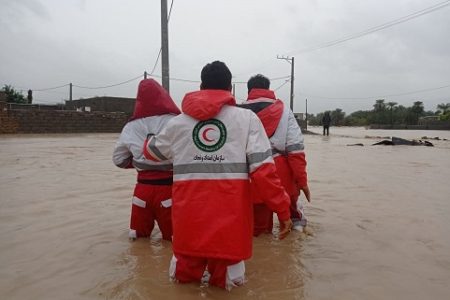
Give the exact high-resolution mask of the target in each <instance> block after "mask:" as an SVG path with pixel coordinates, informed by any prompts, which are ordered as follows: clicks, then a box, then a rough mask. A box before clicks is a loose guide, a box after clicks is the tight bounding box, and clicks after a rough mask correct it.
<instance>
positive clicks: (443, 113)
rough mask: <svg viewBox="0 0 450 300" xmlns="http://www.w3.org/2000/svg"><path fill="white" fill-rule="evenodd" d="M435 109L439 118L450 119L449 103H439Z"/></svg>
mask: <svg viewBox="0 0 450 300" xmlns="http://www.w3.org/2000/svg"><path fill="white" fill-rule="evenodd" d="M437 109H438V110H437V111H436V113H437V114H438V115H439V120H442V121H448V120H450V103H445V104H444V103H441V104H439V105H438V106H437Z"/></svg>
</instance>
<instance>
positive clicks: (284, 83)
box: [273, 76, 291, 92]
mask: <svg viewBox="0 0 450 300" xmlns="http://www.w3.org/2000/svg"><path fill="white" fill-rule="evenodd" d="M289 77H290V76H289ZM290 81H291V80H290V79H288V80H286V81H285V82H283V84H281V85H280V86H279V87H277V88H276V89H274V90H273V91H274V92H276V91H278V90H279V89H281V88H282V87H283V86H284V85H286V84H287V83H288V82H290Z"/></svg>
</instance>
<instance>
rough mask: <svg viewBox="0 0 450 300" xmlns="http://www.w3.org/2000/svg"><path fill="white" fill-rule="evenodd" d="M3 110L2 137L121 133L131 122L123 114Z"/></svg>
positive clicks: (0, 117) (1, 114) (0, 124)
mask: <svg viewBox="0 0 450 300" xmlns="http://www.w3.org/2000/svg"><path fill="white" fill-rule="evenodd" d="M0 109H1V110H0V133H77V132H120V131H121V130H122V128H123V126H124V125H125V123H126V121H127V119H128V115H127V114H126V113H123V112H76V111H62V110H61V111H51V110H24V109H14V110H7V109H5V105H4V104H2V103H0Z"/></svg>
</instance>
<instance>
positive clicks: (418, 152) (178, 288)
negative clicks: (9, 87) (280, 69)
mask: <svg viewBox="0 0 450 300" xmlns="http://www.w3.org/2000/svg"><path fill="white" fill-rule="evenodd" d="M312 130H313V131H315V132H320V130H321V128H312ZM330 132H331V134H332V135H331V136H329V137H322V136H320V135H318V136H314V135H308V136H306V137H305V143H306V151H307V160H308V173H309V178H310V187H311V191H312V195H313V202H312V203H311V204H308V205H307V206H306V214H307V216H308V219H309V233H310V235H306V234H303V233H298V232H293V233H292V234H291V235H290V236H289V237H288V238H287V239H286V240H283V241H278V240H276V239H274V238H272V237H270V236H267V235H266V236H263V237H259V238H257V239H255V240H254V253H253V258H252V259H250V260H249V261H247V263H246V267H247V279H248V282H247V283H246V284H245V286H243V287H240V288H237V289H233V290H232V291H231V292H226V291H222V290H220V289H217V288H211V287H200V286H199V285H198V284H188V285H176V284H172V283H170V282H169V281H168V264H169V259H170V256H171V248H170V243H167V242H161V240H160V235H159V233H158V232H156V233H155V234H154V236H153V237H152V239H142V240H138V241H136V242H129V241H128V238H127V229H128V222H129V214H130V204H131V194H132V190H133V185H134V180H135V172H134V171H133V170H121V169H118V168H116V167H115V166H113V164H112V162H111V152H112V149H113V146H114V143H115V140H116V138H117V136H118V135H117V134H86V135H3V136H0V154H1V155H0V166H1V171H0V299H33V300H37V299H166V300H171V299H176V300H179V299H314V300H316V299H346V300H347V299H420V300H423V299H449V297H450V296H449V295H450V141H432V142H433V143H434V144H435V147H433V148H431V147H423V146H417V147H410V146H395V147H392V146H370V144H372V143H374V142H376V141H379V140H381V138H379V137H386V136H392V135H394V136H398V137H403V138H420V137H422V136H431V137H434V136H439V137H441V138H446V139H449V140H450V132H449V131H375V130H370V131H369V130H364V129H362V128H334V127H332V128H331V130H330ZM367 136H372V138H371V137H367ZM353 143H363V144H364V147H356V146H355V147H349V146H346V145H347V144H353Z"/></svg>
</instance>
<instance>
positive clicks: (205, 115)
mask: <svg viewBox="0 0 450 300" xmlns="http://www.w3.org/2000/svg"><path fill="white" fill-rule="evenodd" d="M224 105H236V100H235V99H234V97H233V95H232V94H231V93H230V92H229V91H224V90H200V91H196V92H191V93H187V94H186V95H185V96H184V99H183V102H182V103H181V109H182V110H183V113H185V114H187V115H189V116H191V117H193V118H195V119H197V120H201V121H204V120H208V119H211V118H212V117H214V116H216V115H217V114H218V113H219V112H220V110H221V109H222V107H223V106H224Z"/></svg>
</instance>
